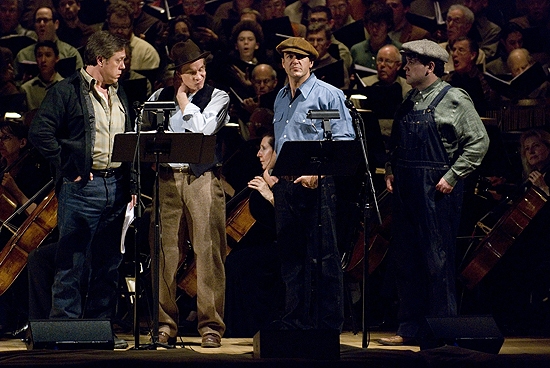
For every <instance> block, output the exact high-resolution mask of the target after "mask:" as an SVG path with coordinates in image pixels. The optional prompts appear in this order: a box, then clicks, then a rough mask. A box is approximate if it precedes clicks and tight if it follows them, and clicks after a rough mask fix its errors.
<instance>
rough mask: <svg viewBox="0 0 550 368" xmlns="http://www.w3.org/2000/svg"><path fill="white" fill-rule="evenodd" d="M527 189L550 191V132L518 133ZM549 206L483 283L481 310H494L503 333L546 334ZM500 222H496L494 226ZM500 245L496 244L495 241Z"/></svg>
mask: <svg viewBox="0 0 550 368" xmlns="http://www.w3.org/2000/svg"><path fill="white" fill-rule="evenodd" d="M520 147H521V151H520V154H521V162H522V165H523V175H524V179H525V181H524V183H525V185H524V189H526V190H527V189H529V188H534V189H536V190H537V192H538V193H540V195H542V196H545V197H546V199H548V196H549V195H550V189H549V185H550V177H549V176H548V175H547V172H548V168H549V167H550V133H548V132H547V131H545V130H542V129H531V130H528V131H526V132H524V133H523V134H522V135H521V137H520ZM549 221H550V206H548V204H544V205H543V206H542V208H540V209H539V211H538V213H537V214H536V215H535V216H534V217H533V218H532V219H531V220H530V221H529V222H528V224H527V226H526V227H525V229H524V230H523V231H522V232H521V234H520V235H519V236H518V237H517V238H516V240H515V241H514V242H513V244H512V245H511V246H510V248H509V249H508V250H507V251H506V253H505V254H504V255H503V256H502V258H501V259H500V260H499V261H498V263H497V264H496V265H495V266H494V268H492V269H491V271H490V272H489V273H488V274H487V275H486V277H485V278H484V279H483V280H482V282H481V283H480V288H481V289H480V290H479V291H478V293H477V295H479V296H480V305H479V306H478V308H481V312H482V313H492V314H493V316H494V318H495V321H496V322H497V324H498V325H499V327H500V328H501V330H502V332H503V333H504V334H515V335H523V334H540V333H543V334H548V332H550V324H549V323H548V322H544V321H549V320H550V319H549V318H550V315H549V313H550V312H549V310H548V307H547V306H546V304H548V303H547V302H546V303H545V302H544V301H545V300H548V297H549V296H550V291H549V290H550V233H549V232H548V223H549ZM495 227H496V226H495ZM495 246H498V245H495Z"/></svg>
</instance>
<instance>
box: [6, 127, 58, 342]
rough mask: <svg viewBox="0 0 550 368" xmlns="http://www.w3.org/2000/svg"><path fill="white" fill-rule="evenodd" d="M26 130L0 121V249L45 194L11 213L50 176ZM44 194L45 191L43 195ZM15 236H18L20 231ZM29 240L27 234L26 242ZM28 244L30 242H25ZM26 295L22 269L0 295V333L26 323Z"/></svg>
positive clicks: (24, 275)
mask: <svg viewBox="0 0 550 368" xmlns="http://www.w3.org/2000/svg"><path fill="white" fill-rule="evenodd" d="M27 132H28V127H27V126H26V125H24V124H23V123H19V122H14V121H2V122H0V170H1V174H2V177H1V179H2V183H1V186H0V194H1V195H0V212H1V213H2V218H1V222H2V224H1V226H0V248H2V247H4V245H5V244H6V243H8V242H9V241H10V239H11V238H12V237H14V236H15V235H14V233H13V231H14V230H15V231H17V226H19V225H21V223H22V222H23V221H24V220H25V219H26V216H25V215H28V214H30V213H32V211H33V210H34V208H36V205H37V204H39V203H40V201H41V200H42V199H43V198H44V197H42V196H40V198H37V199H36V201H35V203H32V204H31V205H30V206H28V207H27V208H26V210H25V211H26V213H25V214H21V215H20V216H15V217H13V216H11V215H12V214H13V213H14V212H15V211H16V209H17V208H19V207H21V206H22V205H24V204H26V203H27V201H28V200H29V198H32V197H33V196H34V195H35V194H36V193H37V192H38V191H39V190H40V189H42V188H43V187H44V186H45V185H46V184H47V183H48V182H49V181H50V179H51V175H50V171H49V167H48V165H47V164H46V163H45V162H44V161H43V159H42V158H41V156H40V155H39V154H38V152H36V151H34V150H33V149H32V148H30V144H29V142H28V141H27ZM46 194H47V193H44V196H46ZM10 216H11V217H10ZM6 219H9V221H6ZM15 234H17V232H16V233H15ZM23 235H25V234H23ZM18 236H21V234H19V235H18ZM31 239H32V237H31ZM40 240H42V239H40ZM29 241H30V240H29V239H28V237H27V238H26V240H25V242H29ZM33 241H34V240H33ZM37 241H39V240H37ZM28 245H32V244H30V243H28ZM16 263H17V262H16ZM4 271H6V272H7V273H13V272H16V271H15V268H13V269H12V270H9V269H6V270H4ZM26 294H27V279H26V272H23V273H22V274H20V275H19V277H17V279H16V280H15V282H14V283H13V285H11V286H10V287H9V288H8V289H7V290H6V291H5V292H4V293H3V294H2V295H1V296H0V333H1V332H13V331H15V330H17V329H18V328H20V327H22V326H23V325H24V324H25V323H26V321H27V297H26Z"/></svg>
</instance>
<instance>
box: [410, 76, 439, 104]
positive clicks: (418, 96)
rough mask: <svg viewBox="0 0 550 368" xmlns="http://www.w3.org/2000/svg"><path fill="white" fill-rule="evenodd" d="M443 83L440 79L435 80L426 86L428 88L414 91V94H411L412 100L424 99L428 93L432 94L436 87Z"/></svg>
mask: <svg viewBox="0 0 550 368" xmlns="http://www.w3.org/2000/svg"><path fill="white" fill-rule="evenodd" d="M441 83H443V81H442V80H441V78H437V80H436V81H435V82H433V83H432V84H431V85H429V86H428V88H426V89H424V90H422V91H419V90H418V89H416V88H415V89H414V92H413V96H412V98H413V99H422V100H423V99H424V98H426V96H427V95H429V94H430V92H432V91H433V90H434V89H436V88H438V86H439V85H440V84H441Z"/></svg>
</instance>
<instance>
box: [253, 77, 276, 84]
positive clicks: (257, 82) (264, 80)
mask: <svg viewBox="0 0 550 368" xmlns="http://www.w3.org/2000/svg"><path fill="white" fill-rule="evenodd" d="M272 81H273V78H269V79H252V83H254V84H258V85H262V84H268V83H270V82H272Z"/></svg>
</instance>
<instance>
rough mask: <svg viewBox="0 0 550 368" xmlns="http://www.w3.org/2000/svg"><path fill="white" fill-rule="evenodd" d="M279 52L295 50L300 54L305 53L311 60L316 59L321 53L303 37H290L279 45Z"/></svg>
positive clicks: (294, 51)
mask: <svg viewBox="0 0 550 368" xmlns="http://www.w3.org/2000/svg"><path fill="white" fill-rule="evenodd" d="M277 52H278V53H279V54H281V55H282V54H283V52H293V53H295V54H298V55H305V56H307V57H309V60H311V61H314V60H315V59H317V58H318V57H319V53H318V52H317V50H315V47H313V45H312V44H310V43H309V42H307V41H306V40H305V39H303V38H301V37H290V38H287V39H286V40H284V41H283V42H281V43H280V44H278V45H277Z"/></svg>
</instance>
